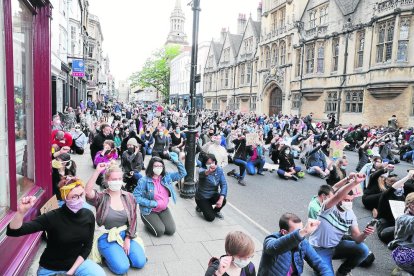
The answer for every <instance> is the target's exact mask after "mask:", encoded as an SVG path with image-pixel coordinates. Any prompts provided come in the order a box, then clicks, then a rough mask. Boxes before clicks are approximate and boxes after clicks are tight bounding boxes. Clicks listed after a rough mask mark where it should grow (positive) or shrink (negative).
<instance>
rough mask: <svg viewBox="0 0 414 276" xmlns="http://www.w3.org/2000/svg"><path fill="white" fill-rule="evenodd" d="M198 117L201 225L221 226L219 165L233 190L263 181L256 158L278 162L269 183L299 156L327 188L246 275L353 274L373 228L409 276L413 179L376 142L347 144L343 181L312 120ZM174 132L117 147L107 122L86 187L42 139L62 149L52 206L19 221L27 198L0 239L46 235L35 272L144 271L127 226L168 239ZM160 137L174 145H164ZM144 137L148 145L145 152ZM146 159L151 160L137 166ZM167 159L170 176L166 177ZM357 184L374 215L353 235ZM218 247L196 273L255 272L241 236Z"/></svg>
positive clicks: (329, 136)
mask: <svg viewBox="0 0 414 276" xmlns="http://www.w3.org/2000/svg"><path fill="white" fill-rule="evenodd" d="M200 117H201V118H202V120H201V123H200V124H201V128H200V133H199V134H200V135H198V136H197V141H200V143H199V144H198V146H197V147H198V148H199V149H198V151H199V152H201V154H200V158H199V159H198V160H197V166H198V167H199V169H198V185H197V190H196V194H195V203H196V211H197V212H200V213H202V215H203V216H204V218H205V219H206V220H207V221H213V220H215V218H221V219H222V218H223V214H222V213H221V210H222V208H223V207H224V206H225V205H226V198H227V191H228V188H227V180H226V176H225V173H224V170H223V167H224V166H225V165H227V163H228V162H233V163H234V164H235V165H236V166H238V167H239V169H240V172H239V173H236V171H235V170H232V171H230V172H229V173H227V175H228V176H233V177H235V178H236V179H237V180H238V183H239V184H240V185H242V186H245V185H246V182H245V180H244V176H245V174H246V171H247V173H249V174H251V175H254V174H258V175H261V174H263V172H264V171H265V168H264V163H265V156H264V155H265V152H266V151H267V150H268V151H269V153H268V154H269V157H270V159H271V160H272V161H273V162H274V163H276V164H278V165H279V167H278V170H277V175H278V176H279V177H280V178H282V179H293V180H296V181H297V180H298V179H299V178H302V177H304V170H302V168H301V166H297V165H296V164H295V161H294V159H296V158H298V159H300V160H301V161H302V163H304V167H305V168H306V172H307V173H308V174H310V175H316V176H319V177H321V178H322V179H325V181H326V183H327V184H325V185H322V186H320V188H319V191H318V193H317V195H315V196H314V197H313V198H312V200H311V202H310V203H309V209H308V220H307V222H306V223H303V222H302V220H301V219H300V218H299V217H298V216H297V215H295V214H293V213H285V214H283V215H282V216H281V217H280V219H279V231H277V232H275V233H273V234H271V235H269V236H267V237H266V238H265V240H264V244H263V252H262V257H261V261H260V265H259V267H258V269H257V275H283V276H284V275H289V276H293V275H301V274H303V273H304V261H306V262H307V263H308V264H309V265H310V267H311V268H312V269H313V270H314V271H315V273H317V274H318V275H349V274H350V272H351V271H352V269H354V268H355V267H357V266H363V267H364V266H365V267H368V266H370V265H371V264H372V263H373V262H374V259H375V257H374V255H373V253H372V252H370V250H369V248H368V247H367V245H366V244H365V243H364V241H365V239H366V238H367V237H368V236H370V235H372V234H373V233H375V228H376V229H377V230H376V232H377V234H378V237H379V239H380V240H381V241H383V242H384V243H387V244H388V247H389V248H390V249H391V250H392V253H391V254H392V258H393V260H394V261H395V263H396V265H397V267H398V270H403V271H406V272H408V273H411V274H412V273H414V238H413V237H414V235H413V234H414V180H413V178H414V171H409V172H408V173H407V175H406V176H405V177H403V178H401V179H397V177H396V176H395V175H394V174H393V169H394V165H393V164H392V163H394V164H395V163H397V162H396V159H395V158H393V159H387V158H383V157H381V154H378V155H377V154H376V153H377V150H378V149H377V148H376V147H378V145H379V144H382V143H383V142H381V141H382V140H380V139H384V138H383V137H384V136H385V137H386V136H387V134H384V135H382V136H380V138H376V137H375V136H374V135H367V136H366V138H365V139H362V143H358V142H357V141H356V142H355V144H352V143H349V144H351V145H352V149H353V148H355V147H357V148H358V149H357V150H358V154H359V163H358V168H357V172H355V173H354V172H353V173H349V174H347V172H346V169H347V165H348V160H347V158H346V157H345V156H341V157H340V158H338V159H336V160H335V161H331V160H330V159H329V158H327V156H329V150H330V148H329V144H330V140H335V137H336V136H337V137H336V138H337V139H338V138H340V139H342V138H343V137H342V136H346V133H343V132H342V129H339V128H337V129H335V128H331V129H327V130H325V129H323V127H322V129H315V128H314V127H313V125H311V124H310V122H311V121H312V119H311V118H307V119H306V118H305V119H300V120H299V119H298V118H294V117H289V118H287V119H285V120H282V119H281V118H280V117H279V118H276V117H273V118H268V117H266V116H252V115H251V114H250V115H249V117H248V118H247V119H245V118H243V117H238V119H239V120H237V119H232V117H229V116H227V117H226V116H225V115H223V116H222V117H221V118H220V117H217V116H216V117H214V118H213V120H211V117H208V116H200ZM140 119H141V117H140ZM160 119H161V118H160ZM293 120H298V122H296V123H295V122H292V121H293ZM160 121H161V120H160ZM241 121H242V122H241ZM213 122H214V123H213ZM283 122H285V123H283ZM306 122H308V123H306ZM146 123H149V122H148V121H147V122H146ZM276 123H277V124H276ZM173 124H176V125H173V128H172V132H171V134H170V135H168V137H169V140H168V141H167V139H166V137H165V133H166V132H165V130H166V129H165V125H163V124H160V126H159V127H157V128H155V129H153V128H150V127H149V126H145V125H144V126H143V131H142V132H143V133H142V136H140V137H139V136H138V135H137V134H136V133H135V131H136V130H134V129H129V127H128V133H127V135H125V134H123V135H122V139H121V138H120V137H121V136H120V130H119V129H120V128H121V127H120V126H118V125H115V126H114V125H113V127H114V129H115V131H114V132H113V131H112V129H113V128H111V126H110V125H107V124H105V123H103V124H101V125H100V129H97V130H96V133H95V134H96V135H95V137H94V139H92V141H91V157H92V160H93V163H94V167H95V171H94V172H93V174H92V176H91V177H90V179H89V181H87V182H86V184H85V183H84V182H83V181H82V180H81V179H79V178H78V177H77V176H76V169H77V168H76V164H75V162H74V161H73V160H71V155H70V154H69V153H70V151H71V150H70V145H69V147H68V146H67V145H65V144H64V140H65V138H64V135H62V133H59V134H57V133H54V134H53V135H52V139H55V138H56V137H55V136H56V135H58V136H59V137H57V140H58V141H61V142H62V143H63V144H61V145H60V146H59V145H56V146H55V147H54V150H53V161H52V178H53V179H52V181H53V192H54V194H55V195H56V196H57V199H58V200H59V205H60V206H61V207H60V208H58V209H55V210H52V211H50V212H47V213H45V214H43V215H40V216H38V217H36V218H35V219H33V220H32V221H27V222H24V221H23V219H24V217H25V215H26V213H27V212H28V210H30V208H31V207H32V206H33V205H34V204H35V201H36V198H35V197H33V196H28V197H23V198H22V200H21V202H20V203H19V205H18V210H17V213H16V215H15V217H14V218H13V220H12V221H11V223H10V224H9V226H8V228H7V235H9V236H16V237H17V236H22V235H27V234H31V233H35V232H39V231H45V232H46V234H47V240H46V242H47V246H46V249H45V250H44V252H43V254H42V256H41V258H40V263H39V269H38V272H37V273H38V275H56V274H64V275H98V276H99V275H105V272H104V270H103V269H102V267H101V266H100V265H99V264H102V263H105V264H106V265H107V267H108V268H109V270H110V271H111V272H113V273H114V274H117V275H122V274H125V273H127V271H128V270H129V269H130V268H131V267H132V268H136V269H141V268H143V267H144V266H145V264H146V263H147V261H148V260H147V257H146V254H145V248H144V243H143V241H142V239H141V238H140V236H139V233H137V223H138V222H137V221H138V218H140V219H141V221H142V223H143V224H144V225H145V228H146V230H147V231H148V232H149V233H150V234H152V235H153V236H155V237H161V236H163V235H174V233H175V231H176V225H175V221H174V216H173V213H172V212H171V210H170V209H169V207H168V205H169V203H170V198H171V199H172V201H173V202H174V203H175V202H176V200H177V192H176V185H175V183H177V182H179V181H182V180H183V178H184V177H185V176H186V174H187V172H186V170H185V167H184V164H183V156H184V155H185V152H184V141H185V137H184V138H183V135H182V133H180V132H181V130H182V129H181V128H180V125H179V124H178V123H176V122H173ZM273 129H274V130H273ZM122 131H123V132H124V131H126V129H125V128H122ZM352 131H365V132H367V133H368V132H369V130H365V129H363V130H361V126H359V127H358V126H357V127H356V129H355V130H352ZM352 131H349V132H348V133H352ZM131 132H132V134H131ZM252 132H257V133H258V134H259V139H261V141H263V143H260V142H259V143H255V144H253V145H249V146H247V145H246V135H247V134H248V133H252ZM371 133H372V132H371ZM171 135H174V136H175V138H173V139H171V138H170V137H171ZM117 136H118V138H119V139H118V140H117V139H116V137H117ZM145 136H147V138H148V139H147V138H146V137H145ZM229 137H230V138H229ZM198 138H200V139H198ZM150 139H151V140H152V142H151V143H148V141H149V140H150ZM340 139H339V140H340ZM114 140H115V142H114ZM116 140H117V141H116ZM172 140H175V142H172ZM345 140H346V139H345ZM410 142H411V137H410ZM171 143H173V145H171ZM384 143H385V142H384ZM167 145H168V146H167ZM382 146H384V145H382ZM121 147H123V149H121ZM231 147H232V148H231ZM223 151H224V154H221V152H223ZM82 153H83V152H82ZM227 153H229V156H228V155H227ZM378 153H379V152H378ZM146 155H152V157H151V158H150V160H149V162H148V164H147V165H146V168H145V166H144V159H145V156H146ZM223 156H225V157H223ZM385 157H388V156H385ZM118 159H120V161H121V163H120V165H119V163H118V162H117V160H118ZM166 159H167V160H169V161H168V162H172V164H174V165H175V166H176V168H177V171H174V172H167V171H166V161H165V160H166ZM143 170H145V172H142V171H143ZM95 184H98V185H99V186H101V188H96V186H95ZM357 186H361V187H362V188H363V196H362V202H363V204H364V206H365V207H366V208H367V209H369V210H372V211H373V217H374V218H375V220H373V221H372V222H370V223H369V224H368V225H366V227H365V228H363V229H362V231H361V230H360V228H359V226H358V221H357V217H356V215H355V213H354V212H353V209H352V207H353V206H352V203H353V200H354V198H355V195H354V191H355V188H356V187H357ZM84 199H86V202H85V200H84ZM389 200H397V201H404V204H405V213H404V214H403V215H402V216H400V217H398V218H397V219H395V218H394V216H393V214H392V211H391V207H390V203H389ZM92 206H93V207H94V208H95V210H96V214H95V215H94V213H93V212H92V211H91V210H92V209H93V207H92ZM138 209H139V212H138ZM95 224H97V226H98V228H95ZM62 247H64V248H65V250H62ZM224 249H225V250H224V252H223V256H221V257H217V258H212V259H211V260H210V262H209V264H208V269H207V271H206V274H205V275H208V276H213V275H246V276H249V275H256V268H255V266H254V264H253V263H252V258H253V254H254V252H255V251H256V249H255V247H254V242H253V240H252V238H251V237H249V235H247V234H245V233H243V232H240V231H234V232H230V233H229V234H228V235H227V236H226V238H225V248H224ZM335 259H341V260H343V261H342V262H341V264H340V266H339V268H338V269H337V271H334V268H333V265H332V260H335ZM206 261H208V260H206Z"/></svg>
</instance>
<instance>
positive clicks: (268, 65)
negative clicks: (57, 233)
mask: <svg viewBox="0 0 414 276" xmlns="http://www.w3.org/2000/svg"><path fill="white" fill-rule="evenodd" d="M265 54H266V68H270V48H269V47H266V50H265Z"/></svg>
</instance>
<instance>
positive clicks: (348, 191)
mask: <svg viewBox="0 0 414 276" xmlns="http://www.w3.org/2000/svg"><path fill="white" fill-rule="evenodd" d="M346 179H347V182H349V183H348V184H346V185H344V186H343V187H342V188H340V189H339V190H338V191H337V192H336V193H335V195H334V196H333V197H331V198H329V199H327V200H326V201H325V202H324V204H323V206H322V209H321V212H320V213H319V215H318V220H319V221H320V225H319V227H318V229H316V230H315V232H313V233H312V234H311V235H310V237H309V243H310V244H311V245H312V246H313V248H314V249H315V250H316V252H317V253H318V254H319V256H320V257H321V258H322V260H323V261H324V262H325V263H326V265H328V267H329V269H330V271H331V273H332V274H331V275H333V273H334V269H333V266H332V260H333V259H344V260H345V261H344V262H343V263H342V264H341V265H340V266H339V268H338V271H337V272H336V274H335V275H340V276H342V275H348V273H350V272H351V270H352V269H354V268H355V267H356V266H358V265H359V264H361V263H362V262H363V261H364V260H365V259H366V258H367V257H368V255H369V254H370V252H369V249H368V247H367V246H366V245H365V244H364V243H363V241H364V240H365V239H366V238H367V237H368V236H369V235H372V234H373V233H374V232H375V227H374V226H369V225H368V226H366V227H365V229H364V231H363V232H362V233H361V232H360V230H359V227H358V221H357V218H356V216H355V214H354V212H353V211H352V201H353V199H354V195H353V192H352V190H353V189H354V188H355V187H356V186H357V185H360V183H361V182H362V181H364V180H365V175H363V174H355V173H352V174H350V177H347V178H346ZM348 231H350V233H351V239H350V240H349V239H343V237H344V235H345V234H346V233H347V232H348Z"/></svg>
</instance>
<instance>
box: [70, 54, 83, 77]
mask: <svg viewBox="0 0 414 276" xmlns="http://www.w3.org/2000/svg"><path fill="white" fill-rule="evenodd" d="M72 76H74V77H81V78H83V77H84V76H85V63H84V62H83V60H82V59H74V60H73V61H72Z"/></svg>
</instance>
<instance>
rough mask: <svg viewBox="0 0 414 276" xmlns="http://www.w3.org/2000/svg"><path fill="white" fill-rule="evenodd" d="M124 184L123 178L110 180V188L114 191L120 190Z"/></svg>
mask: <svg viewBox="0 0 414 276" xmlns="http://www.w3.org/2000/svg"><path fill="white" fill-rule="evenodd" d="M122 186H124V182H122V181H121V180H114V181H108V188H109V190H111V191H113V192H117V191H120V190H121V188H122Z"/></svg>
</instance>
